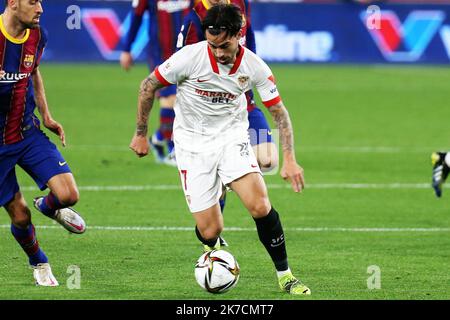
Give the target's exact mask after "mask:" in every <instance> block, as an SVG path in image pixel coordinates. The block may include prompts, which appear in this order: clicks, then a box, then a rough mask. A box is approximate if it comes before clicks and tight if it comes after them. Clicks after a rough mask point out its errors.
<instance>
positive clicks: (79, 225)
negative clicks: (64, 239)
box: [18, 130, 86, 233]
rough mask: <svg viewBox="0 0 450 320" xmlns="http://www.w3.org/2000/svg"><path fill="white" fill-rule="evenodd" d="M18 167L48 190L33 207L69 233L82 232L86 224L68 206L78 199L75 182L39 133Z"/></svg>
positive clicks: (57, 155)
mask: <svg viewBox="0 0 450 320" xmlns="http://www.w3.org/2000/svg"><path fill="white" fill-rule="evenodd" d="M18 164H19V165H20V166H21V167H22V168H23V169H24V170H25V171H26V172H27V173H28V174H29V175H30V176H31V177H32V178H33V179H34V181H35V182H36V184H37V185H38V186H39V188H40V189H41V190H45V189H47V188H50V192H49V193H48V195H47V196H41V197H37V198H35V199H34V206H35V208H36V209H37V210H38V211H40V212H42V213H43V214H44V215H46V216H48V217H49V218H52V219H55V220H56V221H57V222H59V223H60V224H61V225H62V226H63V227H64V228H66V229H67V230H68V231H70V232H72V233H83V232H84V231H85V230H86V224H85V222H84V220H83V219H82V218H81V216H80V215H79V214H78V213H77V212H76V211H75V210H73V209H72V208H71V207H70V206H73V205H75V204H76V203H77V202H78V199H79V193H78V189H77V186H76V183H75V179H74V177H73V175H72V172H71V171H70V168H69V165H68V164H67V162H66V161H65V160H64V158H63V156H62V155H61V153H60V152H59V151H58V149H57V148H56V146H55V145H54V144H53V143H52V142H51V141H50V140H49V139H48V137H47V136H46V135H45V134H44V133H43V132H42V131H40V130H39V131H37V132H36V133H35V134H34V137H33V143H32V144H30V146H29V149H28V151H27V152H26V153H25V154H24V155H23V157H22V158H21V159H20V161H19V162H18Z"/></svg>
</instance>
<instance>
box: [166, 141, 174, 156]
mask: <svg viewBox="0 0 450 320" xmlns="http://www.w3.org/2000/svg"><path fill="white" fill-rule="evenodd" d="M174 147H175V145H174V143H173V140H169V141H167V150H168V151H169V153H171V152H172V151H173V148H174Z"/></svg>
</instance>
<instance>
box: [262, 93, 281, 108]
mask: <svg viewBox="0 0 450 320" xmlns="http://www.w3.org/2000/svg"><path fill="white" fill-rule="evenodd" d="M280 101H281V97H280V96H278V97H276V98H273V99H272V100H269V101H263V104H264V105H265V106H266V108H270V107H271V106H273V105H276V104H277V103H278V102H280Z"/></svg>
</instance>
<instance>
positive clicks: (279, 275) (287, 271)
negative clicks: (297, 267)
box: [277, 268, 291, 279]
mask: <svg viewBox="0 0 450 320" xmlns="http://www.w3.org/2000/svg"><path fill="white" fill-rule="evenodd" d="M289 273H291V269H289V268H288V269H287V270H284V271H277V277H278V279H280V278H281V277H282V276H284V275H286V274H289Z"/></svg>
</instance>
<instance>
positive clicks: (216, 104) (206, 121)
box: [130, 5, 311, 295]
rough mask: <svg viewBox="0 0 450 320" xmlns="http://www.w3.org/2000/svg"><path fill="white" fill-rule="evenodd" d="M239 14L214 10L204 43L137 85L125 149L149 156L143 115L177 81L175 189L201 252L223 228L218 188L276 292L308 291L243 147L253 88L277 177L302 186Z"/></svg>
mask: <svg viewBox="0 0 450 320" xmlns="http://www.w3.org/2000/svg"><path fill="white" fill-rule="evenodd" d="M241 26H242V15H241V13H240V11H239V9H238V8H237V7H235V6H233V5H218V6H215V7H214V8H211V9H210V10H209V11H208V14H207V16H206V17H205V19H204V20H203V22H202V28H203V30H204V31H205V35H206V39H207V40H206V41H202V42H199V43H196V44H193V45H189V46H186V47H184V48H183V49H181V50H180V51H178V52H177V53H175V54H174V55H173V56H172V57H171V58H169V59H168V60H167V61H165V62H164V63H163V64H161V65H160V66H159V67H157V68H156V69H155V71H154V72H153V73H152V74H151V75H150V76H149V77H147V78H146V79H145V80H144V81H143V82H142V84H141V88H140V92H139V102H138V114H137V128H136V133H135V135H134V136H133V139H132V141H131V144H130V148H131V149H132V150H133V151H134V152H135V153H136V154H137V155H138V156H139V157H143V156H145V155H147V154H148V150H149V145H148V139H147V133H148V117H149V114H150V110H151V108H152V106H153V102H154V99H155V92H156V91H157V90H158V89H159V88H161V87H163V86H167V85H170V84H177V86H178V91H177V96H176V104H175V108H174V110H175V114H176V117H175V123H174V142H175V152H176V158H177V164H178V169H179V172H180V178H181V183H182V188H183V191H184V194H185V196H186V201H187V204H188V206H189V209H190V211H191V212H192V216H193V217H194V219H195V221H196V226H197V227H196V232H197V237H198V238H199V239H201V241H202V242H203V244H204V245H205V247H206V248H209V249H210V250H212V249H218V248H220V241H219V236H220V233H221V232H222V230H223V216H222V214H221V213H220V207H219V204H218V202H219V198H220V196H221V194H222V185H225V186H227V187H229V188H230V189H231V190H233V191H234V192H235V193H236V194H237V195H238V196H239V198H240V199H241V201H242V203H243V204H244V206H245V207H246V208H247V210H248V211H249V213H250V214H251V215H252V217H253V219H254V220H255V223H256V228H257V231H258V236H259V239H260V240H261V242H262V244H263V245H264V246H265V248H266V250H267V251H268V253H269V255H270V257H271V258H272V261H273V263H274V265H275V268H276V270H277V276H278V283H279V286H280V288H281V289H282V290H283V291H285V292H288V293H290V294H297V295H307V294H310V293H311V291H310V289H309V288H308V287H306V286H305V285H304V284H302V283H301V282H300V281H299V280H298V279H297V278H295V277H294V276H293V274H292V272H291V270H290V269H289V265H288V259H287V253H286V245H285V237H284V232H283V228H282V226H281V221H280V217H279V215H278V213H277V212H276V211H275V209H274V208H273V207H272V205H271V203H270V201H269V198H268V194H267V188H266V185H265V183H264V180H263V177H262V174H261V171H260V169H259V166H258V164H257V161H256V158H255V155H254V153H253V150H252V148H251V147H250V143H249V136H248V120H247V110H246V106H247V103H246V98H245V92H246V91H248V90H249V89H251V88H252V87H256V89H257V91H258V93H259V94H260V96H261V99H262V101H263V103H264V104H265V106H266V107H267V108H268V109H269V111H270V113H271V114H272V116H273V119H274V122H275V124H276V125H277V128H278V130H279V131H280V141H281V144H282V148H283V155H284V162H283V166H282V169H281V176H282V177H283V178H284V179H286V180H289V181H290V182H291V184H292V188H293V189H294V191H295V192H301V191H302V189H303V188H304V178H303V169H302V168H301V167H300V166H299V165H298V164H297V161H296V159H295V152H294V143H293V130H292V125H291V121H290V118H289V114H288V112H287V110H286V108H285V107H284V105H283V102H282V100H281V97H280V96H279V93H278V90H277V87H276V84H275V79H274V76H273V75H272V72H271V70H270V68H269V67H268V66H267V65H266V63H265V62H264V61H263V60H262V59H260V58H259V57H258V56H256V55H255V54H254V53H253V52H251V51H250V50H248V49H246V48H244V47H242V46H240V45H239V39H240V37H241Z"/></svg>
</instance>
